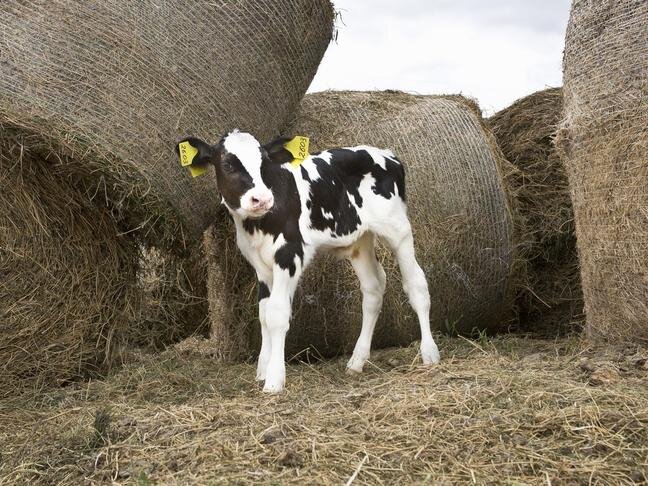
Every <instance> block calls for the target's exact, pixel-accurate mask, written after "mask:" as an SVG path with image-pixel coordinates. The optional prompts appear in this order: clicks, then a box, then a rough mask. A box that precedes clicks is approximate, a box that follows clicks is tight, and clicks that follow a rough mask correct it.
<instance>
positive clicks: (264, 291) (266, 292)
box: [259, 280, 270, 302]
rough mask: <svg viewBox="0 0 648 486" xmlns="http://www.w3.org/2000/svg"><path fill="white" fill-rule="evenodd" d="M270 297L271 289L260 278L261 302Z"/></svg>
mask: <svg viewBox="0 0 648 486" xmlns="http://www.w3.org/2000/svg"><path fill="white" fill-rule="evenodd" d="M268 297H270V289H269V288H268V285H267V284H266V283H265V282H261V281H260V280H259V302H261V301H262V300H263V299H266V298H268Z"/></svg>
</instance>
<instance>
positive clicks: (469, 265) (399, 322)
mask: <svg viewBox="0 0 648 486" xmlns="http://www.w3.org/2000/svg"><path fill="white" fill-rule="evenodd" d="M477 110H478V109H477V108H476V107H475V106H474V105H473V104H471V103H469V102H468V101H467V100H465V99H463V98H460V97H420V96H412V95H407V94H404V93H397V92H323V93H315V94H310V95H307V96H306V97H305V98H304V101H303V102H302V106H301V109H300V112H299V113H298V115H297V117H296V119H295V120H294V121H293V123H292V124H291V125H290V127H288V128H287V129H286V133H291V134H304V135H307V136H309V137H311V141H312V144H313V148H312V150H311V151H312V152H313V151H316V150H320V149H324V148H332V147H339V146H352V145H359V144H361V143H365V144H371V145H376V146H379V147H385V148H390V149H392V150H393V151H394V152H395V153H396V154H397V156H399V158H400V159H401V160H402V161H403V163H404V164H405V167H406V184H407V191H406V192H407V198H408V204H409V208H410V211H409V213H410V220H411V221H412V225H413V228H414V238H415V244H416V249H417V257H418V260H419V262H420V263H421V266H422V267H423V269H424V271H425V273H426V275H427V277H428V282H429V286H430V293H431V297H432V310H431V322H432V326H433V328H434V329H436V330H437V331H445V332H451V333H454V332H461V333H470V332H472V331H475V330H491V331H492V330H496V329H498V328H501V327H502V326H503V325H505V318H506V309H507V308H508V307H509V306H508V304H509V300H508V299H509V276H510V273H511V271H512V264H513V258H514V255H513V253H514V245H513V243H512V224H511V217H510V214H509V209H508V205H507V200H506V197H505V194H504V191H503V186H502V178H501V175H500V168H499V163H500V153H499V151H498V149H497V148H496V147H495V145H494V143H493V142H492V140H491V137H490V136H489V135H488V134H487V133H486V131H485V129H484V127H483V126H482V124H481V120H480V118H478V116H477V114H476V111H477ZM232 226H233V225H232V224H231V223H229V222H228V223H227V224H222V225H218V226H217V227H216V228H213V229H212V230H211V231H209V232H208V236H207V238H206V248H207V255H208V260H209V272H210V277H209V281H208V294H209V297H210V306H211V309H210V310H211V320H212V332H213V333H214V337H215V339H218V338H219V337H222V336H226V337H227V339H229V341H222V340H221V341H220V342H216V343H215V346H217V347H219V348H221V349H223V348H224V349H225V350H230V349H232V350H234V354H243V355H245V353H249V352H250V350H253V351H254V352H256V351H257V346H258V342H257V338H256V336H257V333H258V331H257V327H258V319H257V317H256V312H257V306H256V302H255V299H256V289H255V279H254V275H253V272H252V270H251V268H249V265H248V264H247V263H246V262H245V261H244V260H243V259H242V257H241V256H240V255H239V254H238V252H237V250H236V245H235V237H234V229H233V227H232ZM378 257H379V260H380V261H381V262H382V264H383V266H384V267H385V271H386V273H387V290H386V294H385V299H384V304H383V310H382V313H381V315H380V318H379V322H378V325H377V328H376V332H375V339H374V347H376V348H378V347H384V346H389V345H404V344H408V343H410V342H412V341H413V340H415V339H418V338H419V328H418V323H417V320H416V317H415V315H414V313H413V311H412V310H411V308H410V306H409V304H408V302H407V298H406V296H405V294H404V292H403V290H402V284H401V281H400V274H399V271H398V269H397V265H396V264H395V261H394V260H393V259H392V256H391V251H387V250H385V249H384V248H380V249H379V251H378ZM224 289H227V290H224ZM223 309H225V310H226V312H225V316H223V315H222V314H221V311H222V310H223ZM361 309H362V306H361V293H360V289H359V283H358V281H357V278H356V276H355V274H354V273H353V271H352V269H351V265H350V264H349V263H348V262H347V261H339V260H337V259H336V258H334V257H332V256H322V257H320V258H318V259H316V260H315V261H314V262H313V263H312V264H311V266H310V267H309V268H308V269H307V270H306V272H305V273H304V275H303V277H302V281H301V284H300V287H299V289H298V291H297V295H296V297H295V299H294V301H293V319H292V322H291V329H290V331H289V333H288V342H287V352H288V355H289V356H290V355H292V354H297V353H300V352H302V351H303V350H305V349H310V351H312V352H314V353H315V354H318V355H322V356H331V355H335V354H339V353H345V352H349V351H350V350H351V349H352V348H353V345H354V343H355V340H356V339H357V336H358V334H359V330H360V324H361V319H362V311H361ZM248 343H250V344H248Z"/></svg>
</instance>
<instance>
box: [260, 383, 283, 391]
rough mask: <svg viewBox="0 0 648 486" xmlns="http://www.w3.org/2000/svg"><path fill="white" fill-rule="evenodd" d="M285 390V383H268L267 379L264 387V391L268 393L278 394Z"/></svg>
mask: <svg viewBox="0 0 648 486" xmlns="http://www.w3.org/2000/svg"><path fill="white" fill-rule="evenodd" d="M283 390H284V386H283V383H275V384H272V383H268V381H267V380H266V383H265V385H264V387H263V393H268V394H277V393H281V392H282V391H283Z"/></svg>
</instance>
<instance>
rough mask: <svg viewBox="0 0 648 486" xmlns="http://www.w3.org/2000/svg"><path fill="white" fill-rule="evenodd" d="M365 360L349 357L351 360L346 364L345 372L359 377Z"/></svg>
mask: <svg viewBox="0 0 648 486" xmlns="http://www.w3.org/2000/svg"><path fill="white" fill-rule="evenodd" d="M365 361H367V360H366V359H360V358H357V357H355V356H351V359H350V360H349V362H348V363H347V369H346V372H347V374H348V375H359V374H360V373H362V369H363V368H364V364H365Z"/></svg>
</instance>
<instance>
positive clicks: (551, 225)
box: [488, 88, 584, 335]
mask: <svg viewBox="0 0 648 486" xmlns="http://www.w3.org/2000/svg"><path fill="white" fill-rule="evenodd" d="M562 106H563V95H562V89H561V88H551V89H546V90H544V91H539V92H537V93H534V94H532V95H529V96H527V97H525V98H522V99H520V100H518V101H516V102H515V103H513V104H512V105H511V106H509V107H508V108H506V109H504V110H502V111H500V112H498V113H496V114H495V115H494V116H492V117H491V118H489V119H488V124H489V126H490V127H491V129H492V130H493V133H494V135H495V136H496V138H497V142H498V144H499V146H500V148H501V149H502V152H503V153H504V156H505V157H506V159H507V160H508V161H509V162H510V163H511V164H512V165H513V166H514V167H515V168H516V169H517V170H515V171H514V172H512V174H511V175H510V176H509V177H507V179H506V182H507V185H508V188H509V190H510V191H511V192H512V193H513V194H515V200H516V210H517V212H518V216H519V217H518V218H517V219H518V220H520V221H521V230H520V233H521V237H520V260H521V261H522V262H523V263H524V264H523V265H522V266H521V268H520V270H521V271H520V274H519V277H520V278H521V281H520V282H519V287H518V290H517V297H516V303H517V308H518V314H519V327H520V330H523V331H529V332H534V333H542V334H546V335H556V334H561V333H566V332H570V331H575V330H580V327H581V326H582V321H583V317H584V316H583V297H582V291H581V287H580V269H579V267H578V254H577V251H576V233H575V228H574V213H573V209H572V203H571V197H570V195H569V182H568V180H567V172H566V169H565V166H564V164H563V162H562V161H561V160H560V156H559V154H558V152H557V150H556V149H555V147H554V138H555V135H556V131H557V129H558V124H559V123H560V119H561V117H562Z"/></svg>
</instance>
